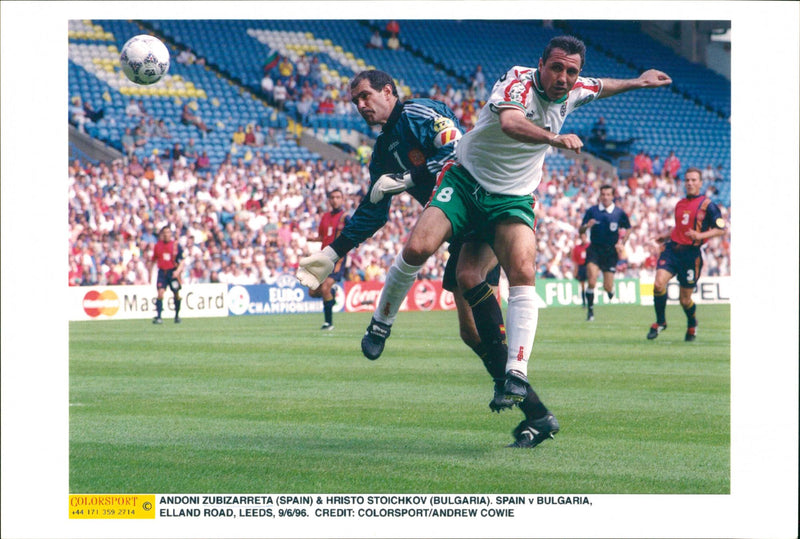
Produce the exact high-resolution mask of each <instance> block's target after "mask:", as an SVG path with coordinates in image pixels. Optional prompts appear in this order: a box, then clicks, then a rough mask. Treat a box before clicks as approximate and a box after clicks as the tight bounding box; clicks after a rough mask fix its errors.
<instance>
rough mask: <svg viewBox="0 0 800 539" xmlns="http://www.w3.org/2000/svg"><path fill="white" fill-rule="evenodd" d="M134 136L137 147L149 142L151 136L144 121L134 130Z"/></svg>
mask: <svg viewBox="0 0 800 539" xmlns="http://www.w3.org/2000/svg"><path fill="white" fill-rule="evenodd" d="M133 138H134V144H136V147H137V148H140V147H142V146H144V145H146V144H147V141H148V138H149V137H148V136H147V127H146V124H145V122H144V121H142V122H139V124H138V125H137V126H136V128H135V129H134V130H133Z"/></svg>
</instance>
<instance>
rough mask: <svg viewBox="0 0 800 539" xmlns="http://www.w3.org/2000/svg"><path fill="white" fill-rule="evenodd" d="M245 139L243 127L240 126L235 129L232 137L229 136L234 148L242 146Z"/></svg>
mask: <svg viewBox="0 0 800 539" xmlns="http://www.w3.org/2000/svg"><path fill="white" fill-rule="evenodd" d="M245 137H246V135H245V132H244V126H242V125H240V126H239V127H237V128H236V131H234V132H233V135H232V136H231V142H232V143H233V144H235V145H236V146H243V145H244V141H245Z"/></svg>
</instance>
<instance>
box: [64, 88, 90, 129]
mask: <svg viewBox="0 0 800 539" xmlns="http://www.w3.org/2000/svg"><path fill="white" fill-rule="evenodd" d="M69 121H70V123H71V124H72V125H74V126H75V127H77V128H78V131H80V132H81V133H85V132H86V128H85V127H84V125H85V124H86V122H87V121H88V119H87V118H86V112H85V111H84V110H83V105H82V104H81V98H80V96H75V97H73V98H72V100H71V101H70V106H69Z"/></svg>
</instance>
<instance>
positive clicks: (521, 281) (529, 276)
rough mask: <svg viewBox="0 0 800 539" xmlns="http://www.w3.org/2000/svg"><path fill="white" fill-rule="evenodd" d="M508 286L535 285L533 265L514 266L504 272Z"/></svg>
mask: <svg viewBox="0 0 800 539" xmlns="http://www.w3.org/2000/svg"><path fill="white" fill-rule="evenodd" d="M506 276H507V277H508V284H509V285H510V286H532V285H534V284H535V283H536V268H535V267H534V265H533V264H514V265H512V266H511V267H510V268H508V269H507V270H506Z"/></svg>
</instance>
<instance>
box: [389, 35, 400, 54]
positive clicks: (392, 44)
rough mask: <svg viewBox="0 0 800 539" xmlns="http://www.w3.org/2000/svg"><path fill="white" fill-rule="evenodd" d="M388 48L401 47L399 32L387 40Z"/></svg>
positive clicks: (397, 48)
mask: <svg viewBox="0 0 800 539" xmlns="http://www.w3.org/2000/svg"><path fill="white" fill-rule="evenodd" d="M386 48H387V49H389V50H393V51H396V50H399V49H400V40H399V39H398V38H397V34H391V35H390V36H389V39H387V40H386Z"/></svg>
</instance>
